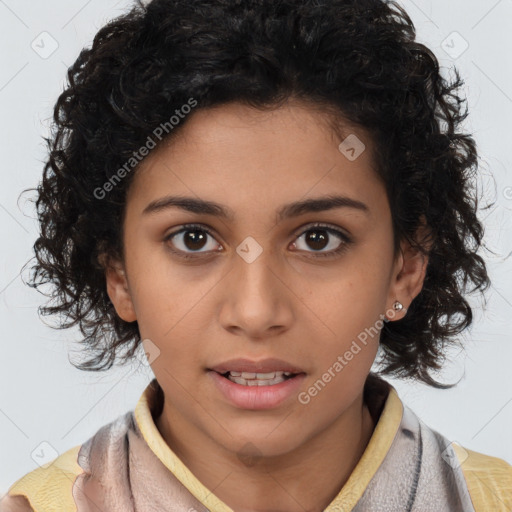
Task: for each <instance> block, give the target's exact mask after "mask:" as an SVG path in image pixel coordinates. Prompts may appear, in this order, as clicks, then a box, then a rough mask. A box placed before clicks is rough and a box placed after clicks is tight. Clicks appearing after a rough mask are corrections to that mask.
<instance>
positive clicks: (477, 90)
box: [0, 0, 512, 496]
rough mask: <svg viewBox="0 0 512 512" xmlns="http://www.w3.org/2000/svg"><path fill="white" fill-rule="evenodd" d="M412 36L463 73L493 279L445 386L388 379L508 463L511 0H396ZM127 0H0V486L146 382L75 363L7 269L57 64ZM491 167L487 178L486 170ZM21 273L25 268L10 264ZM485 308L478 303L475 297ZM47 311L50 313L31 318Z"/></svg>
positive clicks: (32, 181) (143, 377)
mask: <svg viewBox="0 0 512 512" xmlns="http://www.w3.org/2000/svg"><path fill="white" fill-rule="evenodd" d="M400 3H401V5H403V6H404V7H405V9H406V10H407V12H408V13H409V14H410V16H411V17H412V19H413V21H414V23H415V25H416V28H417V33H418V39H419V41H420V42H423V43H425V44H427V45H428V46H429V47H430V48H431V49H432V50H433V51H434V53H435V54H436V55H437V57H438V58H439V61H440V63H441V65H442V66H443V68H446V69H448V68H450V67H452V66H453V65H455V66H456V67H457V68H458V69H459V71H460V72H461V74H462V76H463V77H464V79H465V82H466V85H465V87H464V91H465V94H466V95H467V98H468V105H469V110H470V117H469V118H468V121H467V122H466V125H465V128H466V131H469V132H470V133H472V134H473V136H474V137H475V139H476V141H477V143H478V146H479V152H480V168H481V174H480V178H479V182H478V187H479V191H480V192H481V194H482V196H483V197H484V198H487V199H488V200H490V201H495V205H494V207H493V208H492V209H490V210H486V211H484V212H482V213H481V218H482V219H484V224H485V227H486V238H485V240H486V243H487V245H488V247H490V248H491V249H492V250H493V251H494V252H496V253H498V254H497V255H492V254H490V253H488V252H483V253H482V255H483V257H484V258H485V259H486V261H487V264H488V268H489V272H490V274H491V278H492V280H493V286H492V288H491V289H490V290H489V291H488V293H487V295H486V303H484V302H483V301H482V300H480V299H479V298H478V297H476V298H475V299H472V298H470V302H471V304H472V305H473V306H474V308H475V309H474V316H475V321H474V324H473V326H472V327H471V329H470V330H468V331H466V332H465V334H464V335H463V336H462V337H461V339H462V341H463V343H464V346H465V349H464V350H463V351H461V350H460V349H457V350H454V351H453V352H451V353H450V360H449V361H448V362H447V364H446V367H445V369H444V371H443V373H442V374H441V375H440V376H439V378H441V379H442V380H443V381H445V382H455V381H458V380H459V379H460V383H459V384H458V385H457V386H456V387H455V388H454V389H451V390H436V389H433V388H428V387H427V386H425V385H421V384H412V383H409V382H398V381H395V380H392V379H388V380H389V381H390V382H391V383H392V384H393V385H394V386H395V387H396V388H397V390H398V392H399V395H400V396H401V397H402V399H403V400H404V402H405V403H406V404H407V405H409V406H410V407H411V408H412V409H413V410H414V411H415V412H416V413H417V414H418V415H419V416H420V418H421V419H422V420H423V421H424V422H425V423H426V424H428V425H429V426H431V427H432V428H434V429H436V430H438V431H439V432H441V433H442V434H444V435H445V436H447V437H448V438H449V439H450V440H452V441H453V442H458V443H459V444H461V445H463V446H465V447H466V448H469V449H472V450H476V451H479V452H483V453H486V454H489V455H494V456H497V457H501V458H503V459H505V460H507V461H508V462H509V463H512V437H511V431H512V389H511V388H512V386H511V379H510V374H511V371H510V369H511V368H510V367H511V365H510V362H511V360H512V343H511V342H512V340H511V335H510V327H511V326H512V322H511V320H510V319H511V317H512V258H511V257H509V258H508V259H507V258H506V256H507V255H510V254H511V252H512V221H511V218H512V159H511V156H510V148H511V143H512V140H511V136H510V135H511V128H510V120H511V119H512V71H511V66H510V61H511V57H510V53H511V52H512V32H511V31H510V30H509V28H510V19H512V2H511V1H510V0H500V1H496V0H450V1H448V2H447V1H446V0H415V1H414V2H413V1H412V0H403V1H402V2H400ZM129 5H131V2H130V1H128V0H120V1H119V0H118V1H114V0H88V1H84V0H80V1H76V0H73V1H69V0H66V1H65V0H46V1H45V2H33V1H29V0H0V43H1V48H2V50H1V66H0V109H1V110H0V112H1V116H0V144H1V156H2V158H1V175H0V176H1V186H0V234H1V239H0V240H1V241H0V244H1V248H2V250H1V251H0V321H1V325H2V345H1V359H0V364H1V371H0V433H1V435H0V496H1V495H2V494H3V493H5V492H6V491H7V488H8V487H9V486H10V485H11V484H12V483H13V482H14V481H15V479H17V478H19V477H20V476H22V475H23V474H25V473H27V472H28V471H30V470H32V469H35V468H36V467H37V466H38V462H45V461H48V460H51V459H53V458H54V457H55V456H57V455H58V454H59V453H62V452H64V451H66V450H68V449H69V448H71V447H73V446H75V445H78V444H81V443H83V442H84V441H86V440H87V439H88V438H89V437H90V436H91V435H93V434H94V433H95V432H96V431H97V430H98V428H100V427H101V426H102V425H104V424H106V423H108V422H110V421H112V420H113V419H115V418H116V417H118V416H119V415H120V414H123V413H125V412H126V411H128V410H130V409H133V408H134V406H135V404H136V402H137V400H138V398H139V396H140V394H141V392H142V391H143V389H144V387H145V386H146V384H147V383H148V382H149V380H150V379H151V378H152V373H151V370H150V369H149V368H147V367H145V366H143V365H142V366H141V365H140V364H139V363H138V361H135V362H134V364H132V365H131V366H127V367H124V368H114V369H112V370H111V371H109V372H107V373H96V374H95V373H88V372H80V371H78V370H76V369H75V368H74V367H73V366H72V365H71V364H70V362H69V359H68V358H70V357H71V358H72V359H75V358H76V351H77V350H78V344H77V340H78V339H79V332H78V330H68V331H57V330H54V329H51V328H50V327H48V326H47V325H45V323H43V320H41V319H40V318H39V317H38V315H37V307H38V306H40V305H41V304H43V303H44V302H45V298H44V297H43V296H42V295H40V294H39V293H38V292H37V291H35V290H33V289H31V288H29V287H28V286H26V285H25V284H23V282H22V279H21V277H20V271H21V268H22V266H23V264H24V263H26V262H27V261H28V260H29V259H30V258H31V257H32V255H33V253H32V245H33V243H34V241H35V239H36V238H37V233H38V232H37V224H36V222H35V220H34V211H33V205H32V203H30V202H28V200H27V198H28V197H31V195H30V194H24V195H23V196H22V197H21V198H20V200H19V201H18V199H19V196H20V192H21V191H22V190H23V189H25V188H29V187H35V186H36V185H37V183H38V181H39V179H40V176H41V172H42V168H43V161H44V159H45V145H44V141H43V139H42V137H43V136H45V135H47V134H48V129H49V120H50V118H51V116H52V108H53V105H54V103H55V101H56V99H57V96H58V94H59V93H60V92H61V91H62V88H63V84H64V79H65V75H66V71H67V68H68V66H70V65H71V64H72V63H73V61H74V60H75V59H76V57H77V56H78V53H79V51H80V50H81V49H82V47H84V46H88V45H90V43H91V42H92V39H93V36H94V34H95V33H96V32H97V31H98V29H99V28H100V27H101V26H103V25H104V24H105V23H106V22H107V21H108V20H109V19H111V18H113V17H116V16H118V15H120V14H121V13H122V12H123V11H125V10H126V9H127V7H128V6H129ZM491 175H492V176H493V178H492V177H491ZM23 275H24V276H25V275H26V272H24V274H23ZM484 306H485V307H484ZM45 321H47V322H48V321H51V319H45Z"/></svg>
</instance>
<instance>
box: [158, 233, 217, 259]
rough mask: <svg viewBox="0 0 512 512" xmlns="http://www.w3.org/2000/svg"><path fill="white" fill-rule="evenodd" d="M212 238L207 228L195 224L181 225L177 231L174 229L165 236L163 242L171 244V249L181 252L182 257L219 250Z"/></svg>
mask: <svg viewBox="0 0 512 512" xmlns="http://www.w3.org/2000/svg"><path fill="white" fill-rule="evenodd" d="M214 240H215V238H214V237H213V235H212V233H211V232H210V231H209V230H208V229H206V228H205V227H203V226H196V225H188V226H183V227H182V228H181V229H180V230H179V231H175V232H174V233H171V234H170V235H168V236H167V237H166V238H165V242H169V244H170V245H171V246H173V247H172V248H171V250H172V251H173V252H175V253H178V254H179V253H183V256H184V257H188V255H189V254H193V253H198V254H204V253H208V252H213V251H216V250H219V249H218V248H219V247H220V246H219V244H218V243H215V242H214ZM203 249H205V250H203ZM192 257H193V256H192Z"/></svg>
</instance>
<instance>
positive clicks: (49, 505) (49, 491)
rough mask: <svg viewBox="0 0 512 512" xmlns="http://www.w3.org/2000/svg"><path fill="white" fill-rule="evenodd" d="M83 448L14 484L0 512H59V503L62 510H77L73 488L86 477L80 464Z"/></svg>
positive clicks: (65, 453)
mask: <svg viewBox="0 0 512 512" xmlns="http://www.w3.org/2000/svg"><path fill="white" fill-rule="evenodd" d="M80 447H81V445H78V446H75V447H73V448H71V449H69V450H67V451H66V452H64V453H62V454H61V455H59V456H58V457H56V458H55V459H54V460H53V461H51V462H48V463H46V464H44V465H43V466H41V467H39V468H37V469H34V470H33V471H31V472H29V473H27V474H26V475H24V476H22V477H21V478H19V479H18V480H17V481H16V482H14V483H13V484H12V485H11V487H10V488H9V490H8V491H7V495H6V496H5V497H4V498H3V499H2V500H1V501H0V512H26V511H29V512H39V511H44V512H51V511H54V510H55V511H57V508H56V506H55V504H56V503H60V507H61V508H60V510H62V507H63V506H64V509H65V510H70V511H71V510H75V509H76V505H75V503H74V500H73V496H72V486H73V484H74V481H75V479H76V477H77V476H78V475H79V474H81V473H83V469H82V468H81V467H80V466H79V464H78V452H79V451H80Z"/></svg>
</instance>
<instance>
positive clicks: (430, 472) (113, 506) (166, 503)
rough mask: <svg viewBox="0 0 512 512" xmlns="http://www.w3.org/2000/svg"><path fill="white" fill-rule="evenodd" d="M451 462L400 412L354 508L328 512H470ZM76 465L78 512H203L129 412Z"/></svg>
mask: <svg viewBox="0 0 512 512" xmlns="http://www.w3.org/2000/svg"><path fill="white" fill-rule="evenodd" d="M382 382H384V381H382ZM382 385H385V384H382ZM382 389H384V388H382V387H381V390H382ZM152 410H153V409H152ZM456 461H457V458H456V456H455V453H454V451H453V449H452V447H451V445H450V442H449V441H448V439H446V438H445V437H444V436H442V435H440V434H439V433H437V432H435V431H434V430H432V429H430V428H429V427H428V426H426V425H425V424H424V423H423V422H421V420H419V418H418V417H417V416H416V415H415V414H414V412H413V411H412V410H410V409H409V408H408V407H407V406H405V405H404V415H403V417H402V420H401V423H400V426H399V429H398V431H397V434H396V436H395V438H394V440H393V443H392V445H391V448H390V450H389V452H388V454H387V455H386V457H385V459H384V461H383V463H382V464H381V466H380V467H379V469H378V470H377V472H376V474H375V475H374V477H373V479H372V480H371V481H370V484H369V485H368V487H367V489H366V490H365V492H364V494H363V496H362V497H361V499H360V500H359V502H358V503H357V505H356V506H355V507H354V508H352V509H349V508H343V505H341V507H340V506H338V507H331V508H332V510H333V512H348V511H349V510H352V511H353V512H475V510H474V508H473V505H472V504H471V499H470V497H469V493H468V490H467V486H466V483H465V480H464V477H463V474H462V471H461V468H460V467H459V466H458V464H457V463H456ZM78 464H79V465H80V466H81V467H82V468H83V469H84V472H85V473H84V474H83V475H80V476H79V477H78V478H77V480H76V482H75V485H74V487H73V496H74V497H75V501H76V502H77V510H78V512H93V511H96V510H101V511H102V512H118V511H123V512H156V511H163V510H165V511H169V512H190V511H191V510H194V511H197V512H207V509H206V508H205V506H204V505H202V504H201V503H200V502H199V501H198V500H197V499H196V498H195V497H194V496H193V495H192V494H191V493H190V492H189V491H188V490H187V489H186V488H185V487H184V486H183V484H182V483H181V482H180V481H179V480H178V479H177V478H176V477H175V476H174V475H173V474H172V472H171V471H169V470H168V469H167V468H166V467H165V466H164V464H163V463H162V462H161V461H160V460H159V459H158V457H157V456H156V455H155V454H154V453H153V451H152V450H151V449H150V448H149V446H148V445H147V443H146V441H145V440H144V438H143V436H142V433H141V432H140V430H139V428H138V425H137V423H136V421H135V417H134V414H133V411H130V412H128V413H126V414H125V415H123V416H121V417H119V418H118V419H117V420H116V421H114V422H112V423H110V424H108V425H105V426H104V427H102V428H101V429H100V430H99V431H98V432H97V433H96V434H95V435H94V436H93V437H92V438H91V439H89V440H88V441H87V442H86V443H84V444H83V445H82V447H81V449H80V452H79V455H78ZM84 496H88V499H85V498H84ZM347 506H348V505H347ZM96 507H97V508H96Z"/></svg>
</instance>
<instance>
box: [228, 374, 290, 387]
mask: <svg viewBox="0 0 512 512" xmlns="http://www.w3.org/2000/svg"><path fill="white" fill-rule="evenodd" d="M289 375H291V372H281V371H279V372H269V373H252V372H229V373H228V375H227V376H226V377H227V378H228V379H229V380H230V381H231V382H236V383H237V384H241V385H243V386H272V385H273V384H279V383H280V382H283V381H285V380H286V379H285V377H288V376H289Z"/></svg>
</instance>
